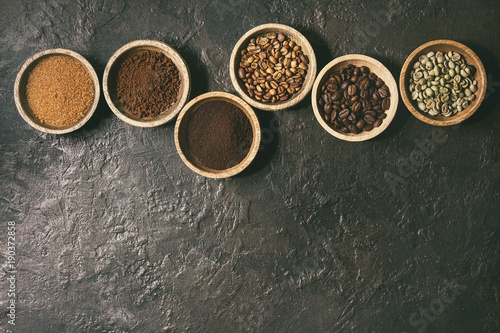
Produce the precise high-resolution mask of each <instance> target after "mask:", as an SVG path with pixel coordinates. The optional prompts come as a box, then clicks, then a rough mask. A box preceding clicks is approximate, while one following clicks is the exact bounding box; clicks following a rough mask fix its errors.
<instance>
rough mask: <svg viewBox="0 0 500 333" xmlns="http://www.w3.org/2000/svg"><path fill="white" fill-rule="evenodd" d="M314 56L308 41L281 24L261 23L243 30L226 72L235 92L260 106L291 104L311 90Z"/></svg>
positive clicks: (270, 107) (274, 107)
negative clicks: (245, 31)
mask: <svg viewBox="0 0 500 333" xmlns="http://www.w3.org/2000/svg"><path fill="white" fill-rule="evenodd" d="M316 66H317V65H316V56H315V54H314V50H313V48H312V47H311V44H310V43H309V41H308V40H307V39H306V38H305V37H304V36H303V35H302V34H301V33H300V32H298V31H297V30H295V29H293V28H291V27H289V26H286V25H283V24H274V23H271V24H263V25H260V26H257V27H255V28H253V29H251V30H249V31H248V32H247V33H245V34H244V35H243V36H242V37H241V38H240V39H239V40H238V42H237V43H236V45H235V46H234V48H233V52H232V54H231V61H230V65H229V72H230V75H231V82H232V83H233V86H234V88H235V89H236V91H237V93H238V94H239V95H240V96H241V97H242V98H243V99H244V100H245V101H246V102H247V103H248V104H250V105H252V106H253V107H256V108H258V109H261V110H266V111H278V110H284V109H286V108H290V107H292V106H294V105H296V104H298V103H299V102H300V101H302V100H303V99H304V98H305V97H306V95H307V94H308V93H309V92H310V91H311V88H312V86H313V84H314V78H315V77H316Z"/></svg>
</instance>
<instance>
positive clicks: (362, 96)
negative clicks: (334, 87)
mask: <svg viewBox="0 0 500 333" xmlns="http://www.w3.org/2000/svg"><path fill="white" fill-rule="evenodd" d="M368 95H370V93H369V92H368V90H361V92H360V93H359V97H361V98H368Z"/></svg>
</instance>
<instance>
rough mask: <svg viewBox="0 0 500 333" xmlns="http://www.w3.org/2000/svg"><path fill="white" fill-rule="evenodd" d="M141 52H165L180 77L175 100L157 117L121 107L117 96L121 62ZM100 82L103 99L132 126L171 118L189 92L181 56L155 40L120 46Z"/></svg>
mask: <svg viewBox="0 0 500 333" xmlns="http://www.w3.org/2000/svg"><path fill="white" fill-rule="evenodd" d="M142 51H156V52H162V53H163V54H165V55H166V56H167V57H168V58H170V59H171V60H172V62H173V63H174V65H175V66H176V67H177V70H178V71H179V78H180V79H181V86H180V88H179V93H178V96H177V101H176V102H175V103H174V104H172V105H171V106H170V107H169V108H168V109H167V110H164V111H163V112H162V113H160V114H159V115H158V116H156V117H138V116H136V115H134V114H132V113H131V112H130V111H129V110H128V109H127V108H126V107H125V106H123V105H122V104H121V103H120V101H119V99H118V98H117V97H116V94H117V92H116V79H117V76H118V71H119V69H120V66H121V64H123V62H124V61H125V60H126V59H128V58H130V57H134V56H135V55H137V54H139V53H140V52H142ZM102 85H103V91H104V97H105V98H106V102H107V103H108V105H109V107H110V108H111V110H112V111H113V113H114V114H115V115H116V116H117V117H118V118H120V119H121V120H123V121H124V122H126V123H127V124H130V125H132V126H137V127H155V126H160V125H163V124H165V123H167V122H169V121H171V120H172V119H173V118H174V117H175V116H176V115H177V114H178V113H179V112H180V111H181V110H182V107H183V106H184V104H186V102H187V100H188V98H189V94H190V92H191V76H190V73H189V69H188V66H187V64H186V62H185V61H184V59H183V58H182V57H181V55H180V54H179V53H178V52H177V51H176V50H174V49H173V48H172V47H170V46H169V45H167V44H165V43H162V42H159V41H155V40H136V41H133V42H130V43H127V44H125V45H123V46H122V47H121V48H119V49H118V50H117V51H116V52H115V53H114V54H113V55H112V56H111V58H110V59H109V61H108V64H107V65H106V68H105V70H104V75H103V82H102Z"/></svg>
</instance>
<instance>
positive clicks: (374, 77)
mask: <svg viewBox="0 0 500 333" xmlns="http://www.w3.org/2000/svg"><path fill="white" fill-rule="evenodd" d="M368 78H369V79H370V80H372V81H375V80H376V79H377V78H378V76H377V74H375V73H370V75H368Z"/></svg>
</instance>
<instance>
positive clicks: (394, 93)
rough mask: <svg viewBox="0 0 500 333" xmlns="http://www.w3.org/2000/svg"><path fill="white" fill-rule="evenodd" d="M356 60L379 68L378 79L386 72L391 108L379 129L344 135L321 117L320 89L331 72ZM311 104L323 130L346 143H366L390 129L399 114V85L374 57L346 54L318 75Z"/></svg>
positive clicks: (331, 62)
mask: <svg viewBox="0 0 500 333" xmlns="http://www.w3.org/2000/svg"><path fill="white" fill-rule="evenodd" d="M356 60H360V61H364V62H367V63H369V64H372V65H374V66H376V67H377V68H376V69H375V73H376V74H377V76H378V77H380V75H379V71H380V70H381V71H383V72H385V74H386V75H387V76H388V78H389V82H387V80H384V81H386V82H385V83H386V84H387V86H389V89H390V93H391V95H390V98H391V106H390V107H389V110H386V111H385V112H386V114H387V117H386V118H385V119H384V120H383V122H382V124H381V125H380V126H379V127H376V128H373V129H372V130H371V131H369V132H365V131H363V132H361V133H358V134H352V133H349V134H345V133H342V132H339V131H336V130H335V129H333V128H332V127H331V126H330V125H329V124H327V123H326V121H325V120H324V119H323V117H322V115H321V111H320V110H319V107H318V91H319V89H320V88H321V87H320V83H321V81H323V79H324V78H325V77H326V76H327V75H329V74H330V71H331V69H332V68H333V67H334V66H336V65H338V64H341V63H345V65H346V66H347V65H348V64H350V63H352V62H353V61H356ZM370 71H373V68H372V67H370ZM311 103H312V107H313V111H314V115H315V117H316V120H317V121H318V122H319V124H320V125H321V127H323V129H325V130H326V131H327V132H328V133H330V134H331V135H333V136H334V137H336V138H338V139H341V140H344V141H350V142H361V141H366V140H369V139H372V138H374V137H376V136H377V135H379V134H380V133H382V132H383V131H385V130H386V129H387V127H389V125H390V124H391V122H392V120H393V119H394V117H395V115H396V112H397V109H398V104H399V92H398V85H397V83H396V80H395V79H394V76H393V75H392V73H391V71H389V69H387V67H385V66H384V65H383V64H382V63H381V62H380V61H378V60H377V59H375V58H372V57H370V56H367V55H364V54H346V55H343V56H340V57H337V58H335V59H333V60H332V61H330V62H329V63H328V64H326V66H325V67H323V69H322V70H321V72H320V73H319V74H318V77H317V78H316V80H315V81H314V86H313V89H312V93H311Z"/></svg>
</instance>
